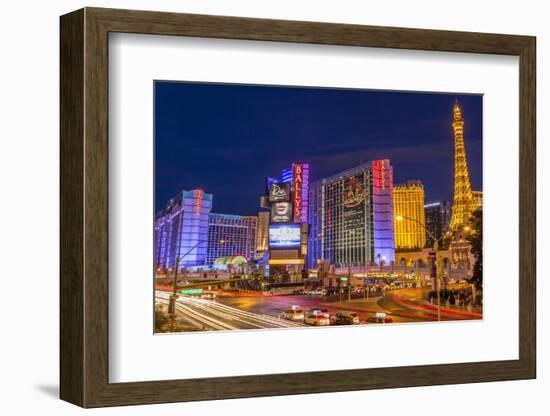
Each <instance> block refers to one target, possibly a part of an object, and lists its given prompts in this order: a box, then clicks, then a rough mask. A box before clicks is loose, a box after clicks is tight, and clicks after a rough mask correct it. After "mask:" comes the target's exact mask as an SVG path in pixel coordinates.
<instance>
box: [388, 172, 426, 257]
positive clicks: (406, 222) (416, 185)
mask: <svg viewBox="0 0 550 416" xmlns="http://www.w3.org/2000/svg"><path fill="white" fill-rule="evenodd" d="M393 211H394V218H395V249H396V250H397V251H399V250H422V249H423V248H424V246H425V245H426V223H425V219H424V187H423V186H422V183H421V182H420V181H408V182H407V183H404V184H397V185H395V186H394V188H393Z"/></svg>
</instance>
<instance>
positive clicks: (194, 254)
mask: <svg viewBox="0 0 550 416" xmlns="http://www.w3.org/2000/svg"><path fill="white" fill-rule="evenodd" d="M212 198H213V196H212V194H207V193H205V192H204V191H203V190H202V189H195V190H192V191H182V192H180V193H178V194H177V195H176V196H175V197H174V198H172V199H170V200H169V201H168V203H167V204H166V208H165V209H164V210H162V211H160V212H159V213H158V214H157V217H156V220H155V268H156V269H157V270H168V269H173V268H174V267H176V259H177V258H180V262H179V267H180V268H182V267H188V266H196V265H200V264H204V263H205V260H206V252H207V241H208V218H209V215H210V211H211V209H212Z"/></svg>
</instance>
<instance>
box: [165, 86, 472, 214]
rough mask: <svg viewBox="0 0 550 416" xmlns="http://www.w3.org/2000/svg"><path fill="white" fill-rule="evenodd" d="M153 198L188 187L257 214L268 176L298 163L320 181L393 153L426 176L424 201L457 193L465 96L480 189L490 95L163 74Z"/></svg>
mask: <svg viewBox="0 0 550 416" xmlns="http://www.w3.org/2000/svg"><path fill="white" fill-rule="evenodd" d="M154 88H155V204H156V209H157V210H159V209H162V208H163V207H164V206H165V204H166V201H167V200H168V199H169V198H171V197H173V196H174V195H175V194H176V193H177V192H179V191H181V190H182V189H185V190H191V189H195V188H202V189H204V191H205V192H208V193H213V194H214V207H213V212H219V213H227V214H243V215H251V214H255V213H257V212H258V203H259V197H260V195H261V194H262V193H263V191H264V189H265V178H266V177H267V176H275V177H277V176H279V175H280V173H281V170H282V169H283V168H285V167H289V166H290V165H291V163H292V162H293V161H302V162H309V163H310V169H311V175H312V179H313V180H315V179H318V178H322V177H325V176H328V175H330V174H333V173H337V172H339V171H341V170H343V169H346V168H349V167H353V166H355V165H357V164H359V163H361V162H366V161H369V160H373V159H382V158H387V159H390V162H391V163H392V165H393V167H394V182H395V183H400V182H405V181H407V180H410V179H420V180H421V181H422V182H423V184H424V188H425V194H426V202H432V201H436V200H442V199H448V200H450V199H452V194H453V164H454V153H453V152H454V150H453V134H452V128H451V122H452V108H453V105H454V103H455V100H456V99H458V100H459V103H460V104H461V106H462V110H463V114H464V119H465V142H466V151H467V156H468V163H469V168H470V179H471V181H472V187H473V189H474V190H481V171H482V168H481V161H482V141H481V140H482V97H481V96H480V95H461V94H439V93H438V94H427V93H413V92H412V93H411V92H388V91H369V90H357V89H353V90H343V89H328V88H301V87H300V88H296V87H269V86H254V85H231V84H229V85H228V84H204V83H184V82H164V81H162V82H155V85H154Z"/></svg>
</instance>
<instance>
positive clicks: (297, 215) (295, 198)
mask: <svg viewBox="0 0 550 416" xmlns="http://www.w3.org/2000/svg"><path fill="white" fill-rule="evenodd" d="M303 180H304V177H303V169H302V164H300V163H296V164H294V165H293V175H292V191H293V194H292V202H293V209H294V222H297V223H300V222H302V191H303V189H302V183H303Z"/></svg>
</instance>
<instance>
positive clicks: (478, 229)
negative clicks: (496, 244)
mask: <svg viewBox="0 0 550 416" xmlns="http://www.w3.org/2000/svg"><path fill="white" fill-rule="evenodd" d="M470 221H471V224H470V227H471V232H470V234H469V235H468V237H467V240H468V242H469V243H470V245H471V249H470V251H471V252H472V254H473V255H474V257H475V259H476V262H475V264H474V274H473V276H472V278H471V279H470V283H472V284H473V285H474V286H475V288H476V289H477V290H482V289H483V210H482V209H481V208H479V209H477V210H475V211H474V213H473V214H472V217H471V219H470Z"/></svg>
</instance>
